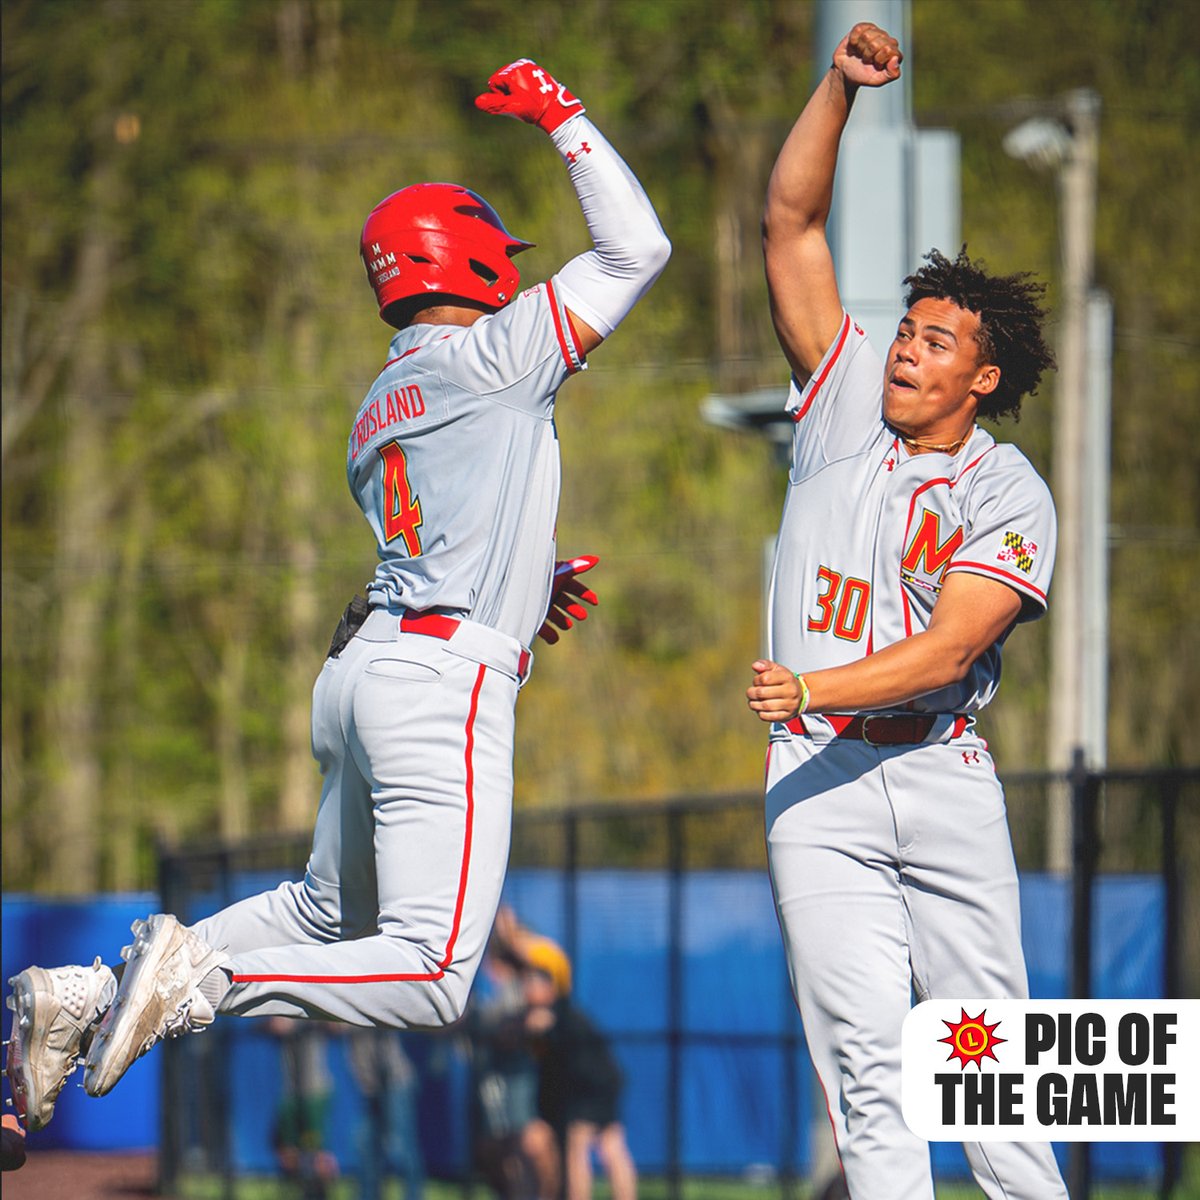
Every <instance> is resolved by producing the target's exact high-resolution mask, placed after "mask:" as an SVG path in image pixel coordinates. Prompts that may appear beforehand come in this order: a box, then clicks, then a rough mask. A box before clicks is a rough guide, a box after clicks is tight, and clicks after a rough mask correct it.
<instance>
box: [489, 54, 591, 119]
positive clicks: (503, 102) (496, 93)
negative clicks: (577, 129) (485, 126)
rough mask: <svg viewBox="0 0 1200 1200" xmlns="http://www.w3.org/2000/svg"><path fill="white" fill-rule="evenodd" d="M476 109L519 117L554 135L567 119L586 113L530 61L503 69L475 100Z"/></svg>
mask: <svg viewBox="0 0 1200 1200" xmlns="http://www.w3.org/2000/svg"><path fill="white" fill-rule="evenodd" d="M475 107H476V108H480V109H482V110H483V111H484V112H488V113H499V114H500V115H501V116H505V117H516V118H517V120H518V121H526V122H528V123H529V124H530V125H537V126H539V127H540V128H542V129H544V130H545V131H546V132H547V133H553V132H554V131H555V130H556V129H557V128H558V127H559V126H560V125H561V124H562V123H563V122H564V121H565V120H566V119H567V118H568V117H573V116H575V114H576V113H581V112H583V111H584V108H583V102H582V101H581V100H579V99H578V98H577V97H575V96H572V95H571V93H570V92H568V91H567V89H566V88H565V87H563V85H562V84H561V83H559V82H558V80H557V79H555V78H554V76H553V75H551V74H550V72H549V71H545V70H543V69H542V68H541V67H539V66H538V65H537V63H535V62H533V61H532V60H531V59H528V58H518V59H517V61H516V62H512V63H509V64H508V66H507V67H501V68H500V70H499V71H497V72H496V73H495V74H494V75H493V76H492V77H491V78H490V79H489V80H488V90H487V91H486V92H484V93H483V95H482V96H476V97H475Z"/></svg>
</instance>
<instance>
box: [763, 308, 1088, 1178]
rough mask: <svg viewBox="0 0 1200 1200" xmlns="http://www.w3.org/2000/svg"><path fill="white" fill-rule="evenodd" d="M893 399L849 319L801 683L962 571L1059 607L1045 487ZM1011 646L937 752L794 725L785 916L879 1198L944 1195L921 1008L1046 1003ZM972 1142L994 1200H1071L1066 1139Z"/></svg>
mask: <svg viewBox="0 0 1200 1200" xmlns="http://www.w3.org/2000/svg"><path fill="white" fill-rule="evenodd" d="M882 388H883V364H882V362H881V361H880V359H879V357H878V355H876V354H875V352H874V351H873V350H872V348H871V347H870V345H869V344H868V343H867V340H866V337H865V336H864V334H863V331H862V330H861V329H860V328H859V327H858V326H857V325H855V323H854V321H853V320H852V319H851V318H850V317H849V316H845V317H844V318H843V321H842V325H841V328H840V330H839V332H838V336H837V338H836V339H835V340H834V343H833V345H832V346H831V347H830V348H829V350H828V352H827V353H826V355H825V356H824V358H823V360H822V362H821V364H820V365H819V367H818V368H817V370H816V371H815V372H814V374H813V376H812V378H811V379H810V380H809V382H808V384H807V385H806V386H805V387H804V388H802V389H801V388H797V387H794V386H793V388H792V392H791V394H790V396H789V400H788V411H789V412H790V413H791V415H792V418H793V420H794V421H795V432H794V441H793V455H792V465H791V475H790V478H789V482H788V495H787V500H786V503H785V507H784V515H783V522H782V527H781V530H780V536H779V545H778V550H777V556H776V563H775V570H774V579H773V584H772V589H771V641H772V646H771V653H770V656H771V657H772V658H773V659H774V660H775V661H777V662H780V663H782V664H784V665H786V666H788V667H791V668H792V669H793V670H798V671H814V670H818V669H820V668H823V667H833V666H838V665H841V664H844V663H850V662H854V661H856V660H859V659H862V658H863V657H865V656H866V655H868V654H870V653H872V652H873V651H875V650H878V649H880V648H881V647H883V646H887V645H890V644H892V643H894V642H897V641H899V640H900V639H902V638H905V637H908V636H910V635H913V634H916V633H919V632H920V631H921V630H924V629H926V628H927V627H928V625H929V622H930V619H931V617H932V614H933V609H934V605H935V604H936V602H937V599H938V594H939V592H940V590H941V587H942V584H943V581H944V580H945V578H946V577H947V575H949V574H950V573H952V572H955V571H970V572H974V573H977V574H980V575H983V576H985V577H987V578H989V579H997V580H1000V581H1002V582H1003V583H1005V584H1007V585H1008V586H1009V587H1012V588H1014V589H1015V590H1016V591H1017V592H1019V593H1020V595H1021V598H1022V601H1023V606H1022V612H1021V616H1022V618H1023V619H1028V618H1030V617H1035V616H1038V615H1040V614H1041V613H1042V612H1043V611H1044V610H1045V606H1046V592H1047V588H1048V587H1049V583H1050V575H1051V571H1052V569H1053V562H1054V537H1055V523H1054V508H1053V505H1052V503H1051V500H1050V495H1049V492H1048V491H1047V489H1046V486H1045V484H1044V483H1043V482H1042V481H1041V479H1039V478H1038V476H1037V474H1036V473H1035V472H1034V470H1033V468H1032V467H1031V466H1030V464H1029V463H1028V462H1027V461H1026V460H1025V458H1024V457H1023V456H1022V455H1021V454H1020V453H1019V452H1018V451H1017V450H1015V449H1014V448H1013V447H1011V446H1004V445H998V444H997V443H996V442H995V441H994V440H993V439H992V438H991V437H990V436H989V435H988V434H987V433H985V432H984V431H983V430H981V429H978V428H976V429H975V430H974V431H973V432H972V434H971V436H970V438H969V439H968V441H967V443H966V445H965V446H963V447H962V448H961V449H960V450H959V451H958V453H957V454H955V455H953V456H951V455H947V454H943V453H937V452H934V453H925V454H909V453H908V452H907V451H906V449H905V448H904V446H903V445H902V443H901V442H900V440H899V439H898V438H897V437H896V435H895V434H894V433H893V432H892V431H891V430H890V429H889V428H888V427H887V425H886V424H885V423H884V421H883V419H882ZM1000 654H1001V645H1000V643H997V644H996V645H994V646H992V647H991V649H990V650H988V651H987V652H986V653H985V654H984V655H983V656H982V657H981V658H980V659H979V661H978V662H976V663H975V664H974V666H973V667H972V668H971V670H970V671H969V672H968V674H967V676H966V678H965V679H964V680H963V681H962V682H961V683H960V684H956V685H954V686H951V687H946V688H944V689H942V690H940V691H937V692H930V693H926V694H925V695H923V696H919V697H918V698H917V699H916V700H914V701H912V702H911V703H910V704H909V705H905V706H897V707H898V708H902V709H903V710H904V711H905V712H912V713H914V714H928V715H929V720H928V722H927V725H928V732H927V733H926V734H924V736H923V738H921V735H920V734H917V735H915V736H917V737H918V738H921V740H919V741H918V743H917V744H901V745H883V746H880V745H873V744H872V743H871V741H870V740H869V738H870V729H871V726H870V725H869V724H860V725H859V726H858V728H859V729H860V730H861V732H860V733H859V734H858V735H857V737H855V736H851V730H852V729H853V728H854V722H853V717H852V715H851V714H838V713H825V714H818V713H805V714H804V715H803V716H802V717H799V718H796V719H794V720H792V721H789V722H787V724H786V725H774V726H772V732H771V741H770V747H769V750H768V756H767V771H766V814H765V817H766V829H767V851H768V857H769V861H770V866H771V883H772V887H773V889H774V893H775V904H776V910H777V912H778V914H779V923H780V929H781V931H782V934H783V939H784V946H785V949H786V951H787V957H788V968H789V972H790V975H791V979H792V987H793V991H794V992H795V995H796V1000H797V1003H798V1005H799V1007H800V1012H801V1017H802V1019H803V1022H804V1027H805V1034H806V1037H807V1040H808V1044H809V1048H810V1051H811V1053H812V1057H813V1063H814V1065H815V1066H816V1068H817V1072H818V1074H819V1076H820V1079H821V1084H822V1087H823V1088H824V1092H825V1096H826V1099H827V1101H828V1109H829V1119H830V1122H831V1124H832V1126H833V1129H834V1135H835V1138H836V1141H837V1146H838V1153H839V1155H840V1158H841V1162H842V1168H843V1171H844V1173H845V1178H846V1182H847V1185H848V1187H849V1191H850V1194H851V1195H853V1196H855V1197H863V1198H864V1200H883V1198H884V1197H887V1198H889V1200H890V1198H891V1197H899V1196H903V1197H904V1198H905V1200H933V1182H932V1177H931V1172H930V1164H929V1150H928V1147H927V1145H926V1143H925V1142H923V1141H922V1140H921V1139H919V1138H918V1137H916V1135H914V1134H913V1133H912V1132H911V1130H909V1128H908V1127H907V1125H906V1124H905V1122H904V1119H903V1115H902V1113H901V1109H900V1094H901V1089H900V1033H901V1027H902V1025H903V1021H904V1017H905V1015H906V1014H907V1012H908V1010H909V1008H910V1006H911V1003H912V997H913V995H914V994H915V995H916V996H917V997H918V998H919V999H922V1000H923V999H928V998H932V997H938V996H945V997H951V996H954V997H985V998H986V997H1002V996H1009V997H1016V998H1023V997H1025V996H1027V995H1028V983H1027V979H1026V974H1025V962H1024V956H1023V953H1022V948H1021V931H1020V907H1019V896H1018V884H1017V873H1016V867H1015V864H1014V861H1013V854H1012V845H1011V840H1010V837H1009V833H1008V825H1007V822H1006V818H1005V805H1004V795H1003V791H1002V789H1001V787H1000V782H999V780H998V779H997V777H996V773H995V768H994V766H993V763H992V760H991V756H990V755H989V754H988V750H987V744H986V742H984V741H983V740H982V739H981V738H980V737H979V736H978V735H977V733H976V732H975V730H974V726H973V721H972V720H971V719H970V718H971V714H973V713H975V712H976V711H977V710H978V709H980V708H982V707H983V706H984V705H985V704H986V703H987V702H988V700H990V699H991V697H992V696H993V695H994V693H995V690H996V685H997V683H998V682H999V679H1000ZM892 711H896V710H892ZM906 720H909V724H910V726H911V727H913V728H917V727H918V722H919V721H920V718H919V717H917V716H914V717H913V718H911V719H908V718H906ZM965 1149H966V1152H967V1158H968V1161H969V1162H970V1164H971V1167H972V1170H973V1172H974V1174H975V1178H976V1181H977V1182H978V1183H979V1184H980V1186H981V1187H982V1188H983V1190H984V1192H985V1194H986V1195H987V1196H989V1197H1001V1196H1003V1197H1005V1198H1006V1200H1054V1198H1060V1200H1065V1197H1066V1191H1065V1189H1064V1188H1063V1185H1062V1180H1061V1178H1060V1176H1059V1173H1058V1170H1057V1167H1056V1165H1055V1161H1054V1156H1053V1154H1052V1152H1051V1150H1050V1148H1049V1146H1047V1145H1045V1144H1043V1143H999V1142H990V1143H987V1145H986V1147H985V1146H982V1145H968V1146H966V1147H965Z"/></svg>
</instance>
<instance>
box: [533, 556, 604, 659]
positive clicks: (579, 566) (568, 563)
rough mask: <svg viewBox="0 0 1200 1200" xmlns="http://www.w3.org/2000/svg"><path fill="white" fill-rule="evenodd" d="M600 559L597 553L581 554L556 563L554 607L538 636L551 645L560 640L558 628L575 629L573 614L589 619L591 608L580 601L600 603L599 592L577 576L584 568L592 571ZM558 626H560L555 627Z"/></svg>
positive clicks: (581, 618)
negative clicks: (597, 593) (585, 606)
mask: <svg viewBox="0 0 1200 1200" xmlns="http://www.w3.org/2000/svg"><path fill="white" fill-rule="evenodd" d="M599 561H600V560H599V559H598V558H597V557H596V556H595V555H594V554H581V555H580V556H579V557H578V558H568V559H566V560H565V561H563V562H557V563H555V564H554V579H553V581H552V582H551V585H550V609H549V611H548V612H547V613H546V619H545V621H544V622H543V623H542V627H541V629H539V630H538V637H540V638H541V639H542V641H544V642H546V643H547V644H548V645H551V646H553V645H554V643H555V642H557V641H558V629H563V630H566V629H570V628H571V624H572V622H571V618H572V617H574V618H575V620H576V621H586V620H587V615H588V613H587V609H586V608H584V607H583V605H582V604H580V603H579V601H580V600H585V601H586V602H587V603H588V604H591V605H596V604H599V603H600V601H599V599H598V598H597V596H596V593H595V592H593V591H591V589H589V588H588V587H586V586H585V585H584V584H582V583H580V582H579V580H578V579H577V578H576V576H579V575H582V574H583V573H584V571H590V570H591V569H592V568H593V567H594V566H595V565H596V564H597V563H598V562H599ZM556 625H557V626H558V629H555V626H556Z"/></svg>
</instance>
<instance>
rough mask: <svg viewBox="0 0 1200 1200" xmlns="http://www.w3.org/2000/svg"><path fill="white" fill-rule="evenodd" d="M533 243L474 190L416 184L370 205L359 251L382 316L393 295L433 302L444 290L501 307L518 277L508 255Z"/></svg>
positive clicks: (510, 255) (390, 303) (400, 298)
mask: <svg viewBox="0 0 1200 1200" xmlns="http://www.w3.org/2000/svg"><path fill="white" fill-rule="evenodd" d="M532 245H533V243H532V242H523V241H521V239H520V238H515V237H513V235H512V234H511V233H509V232H508V230H507V229H505V228H504V222H503V221H501V220H500V217H499V215H498V214H497V212H496V210H495V209H494V208H493V207H492V206H491V205H490V204H489V203H488V202H487V201H486V200H485V199H484V198H483V197H482V196H479V195H477V194H476V193H475V192H472V191H470V190H469V189H467V188H465V187H459V186H458V185H457V184H453V183H418V184H414V185H413V186H412V187H406V188H402V189H401V190H400V191H398V192H393V193H392V194H391V195H390V196H389V197H388V198H387V199H386V200H383V201H381V202H380V203H379V204H377V205H376V206H375V207H374V208H373V209H372V210H371V214H370V216H368V217H367V220H366V224H364V225H363V231H362V246H361V250H360V253H361V254H362V259H363V263H364V264H365V265H366V268H367V279H368V280H370V283H371V286H372V287H373V288H374V289H375V297H376V299H377V300H378V301H379V315H380V316H383V315H384V311H385V310H386V309H387V308H388V306H389V305H392V304H395V303H396V302H397V301H398V300H409V299H412V298H414V297H420V296H425V295H429V296H430V298H431V301H432V302H433V303H436V300H433V297H434V296H435V295H444V296H455V297H461V298H463V299H466V300H475V301H478V302H479V303H481V304H486V305H487V306H488V307H489V308H491V309H498V308H503V307H504V306H505V305H506V304H507V303H508V302H509V301H510V300H511V299H512V298H513V296H515V295H516V293H517V286H518V284H519V283H520V282H521V275H520V272H519V271H518V270H517V268H516V267H515V266H513V263H512V256H513V255H514V254H519V253H520V252H521V251H522V250H528V249H529V247H530V246H532ZM384 319H385V320H386V319H387V318H386V317H384Z"/></svg>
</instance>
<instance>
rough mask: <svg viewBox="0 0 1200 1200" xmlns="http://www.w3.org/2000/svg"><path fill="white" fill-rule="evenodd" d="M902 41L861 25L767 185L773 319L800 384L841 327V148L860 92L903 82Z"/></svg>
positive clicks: (838, 53) (766, 250)
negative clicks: (836, 227)
mask: <svg viewBox="0 0 1200 1200" xmlns="http://www.w3.org/2000/svg"><path fill="white" fill-rule="evenodd" d="M902 58H903V55H902V54H901V53H900V46H899V44H898V43H897V41H896V39H895V38H893V37H892V36H891V35H890V34H888V33H885V32H884V31H883V30H882V29H880V28H879V27H878V26H876V25H871V24H869V23H866V22H864V23H861V24H858V25H855V26H854V28H853V29H852V30H850V32H849V33H848V34H847V35H846V37H844V38H843V39H842V41H841V43H840V44H839V45H838V47H837V49H836V50H835V51H834V52H833V65H832V66H831V67H830V68H829V70H828V71H827V72H826V73H825V75H824V76H823V77H822V79H821V81H820V82H819V83H818V84H817V88H816V91H814V92H813V94H812V97H811V99H810V100H809V102H808V104H807V105H805V108H804V111H803V112H802V113H801V114H800V117H799V119H798V120H797V121H796V124H795V125H794V126H793V127H792V131H791V133H790V134H789V135H788V138H787V141H785V142H784V144H783V149H782V150H780V152H779V157H778V158H777V159H776V161H775V168H774V170H773V171H772V172H771V178H770V181H769V182H768V184H767V199H766V206H765V208H764V211H763V257H764V259H765V261H766V271H767V289H768V293H769V295H770V300H771V318H772V320H773V321H774V322H775V333H776V335H777V336H778V338H779V344H780V346H781V347H782V348H783V353H784V355H785V356H786V357H787V360H788V362H789V363H790V364H791V367H792V370H793V371H794V372H795V373H796V376H797V378H798V379H799V380H800V382H801V383H805V382H807V380H808V378H809V377H810V376H811V375H812V373H813V371H814V370H816V368H817V365H818V364H819V363H820V361H821V358H822V356H823V355H824V353H825V351H826V350H828V349H829V346H830V344H831V343H832V341H833V339H834V337H835V336H836V334H837V331H838V326H839V325H840V324H841V320H842V303H841V299H840V297H839V296H838V288H837V279H836V278H835V276H834V271H833V258H832V256H831V254H830V252H829V244H828V242H827V241H826V239H825V222H826V220H827V219H828V217H829V208H830V204H831V203H832V200H833V177H834V172H835V171H836V169H837V156H838V146H839V145H840V143H841V140H842V130H844V129H845V127H846V121H847V120H848V118H849V116H850V109H851V106H852V105H853V103H854V97H855V94H856V93H857V91H858V89H859V88H860V87H882V86H883V85H884V84H886V83H891V82H892V80H894V79H899V77H900V62H901V60H902Z"/></svg>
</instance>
